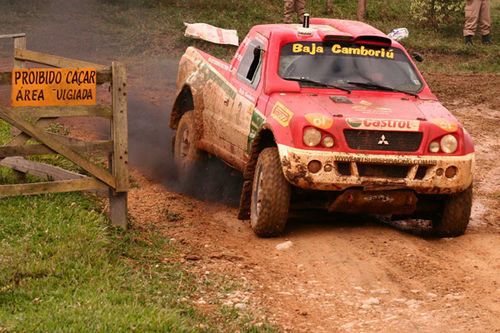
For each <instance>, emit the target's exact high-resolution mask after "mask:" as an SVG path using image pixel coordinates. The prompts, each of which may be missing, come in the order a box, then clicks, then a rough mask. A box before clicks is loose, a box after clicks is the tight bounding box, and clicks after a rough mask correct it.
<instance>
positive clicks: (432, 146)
mask: <svg viewBox="0 0 500 333" xmlns="http://www.w3.org/2000/svg"><path fill="white" fill-rule="evenodd" d="M429 151H430V152H431V153H437V152H439V142H437V141H432V142H431V144H430V145H429Z"/></svg>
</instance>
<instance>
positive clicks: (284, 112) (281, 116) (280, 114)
mask: <svg viewBox="0 0 500 333" xmlns="http://www.w3.org/2000/svg"><path fill="white" fill-rule="evenodd" d="M271 117H272V118H273V119H274V120H276V121H277V122H278V123H279V124H280V125H281V126H283V127H287V126H288V125H289V124H290V120H291V119H292V117H293V112H292V111H290V110H288V108H287V107H286V106H285V105H284V104H283V103H281V102H277V103H276V104H274V107H273V110H272V112H271Z"/></svg>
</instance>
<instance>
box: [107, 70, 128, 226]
mask: <svg viewBox="0 0 500 333" xmlns="http://www.w3.org/2000/svg"><path fill="white" fill-rule="evenodd" d="M111 73H112V81H111V82H112V83H111V84H112V105H113V117H112V120H111V140H113V146H114V150H113V155H112V157H111V161H110V162H111V163H110V167H111V171H112V174H113V176H114V178H115V181H116V188H115V190H114V191H113V190H110V196H109V201H110V216H111V224H112V225H114V226H118V227H121V228H122V229H126V228H127V190H128V185H129V180H128V177H129V176H128V129H127V78H126V70H125V66H123V65H122V64H120V63H118V62H113V63H112V65H111Z"/></svg>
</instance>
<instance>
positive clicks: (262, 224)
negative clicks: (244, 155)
mask: <svg viewBox="0 0 500 333" xmlns="http://www.w3.org/2000/svg"><path fill="white" fill-rule="evenodd" d="M290 196H291V186H290V184H289V183H288V181H287V180H286V179H285V176H284V175H283V170H282V168H281V161H280V157H279V153H278V149H277V148H266V149H264V150H263V151H262V152H261V153H260V154H259V158H258V160H257V165H256V167H255V174H254V178H253V186H252V202H251V205H250V225H251V227H252V230H253V231H254V233H255V234H256V235H257V236H259V237H275V236H278V235H279V234H281V233H283V231H284V230H285V226H286V222H287V219H288V208H289V206H290Z"/></svg>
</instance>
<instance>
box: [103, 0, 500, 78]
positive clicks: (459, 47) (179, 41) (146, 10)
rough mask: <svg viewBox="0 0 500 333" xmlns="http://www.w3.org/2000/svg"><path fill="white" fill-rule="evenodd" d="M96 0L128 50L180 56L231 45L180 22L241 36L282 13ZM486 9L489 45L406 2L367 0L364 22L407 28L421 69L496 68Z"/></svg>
mask: <svg viewBox="0 0 500 333" xmlns="http://www.w3.org/2000/svg"><path fill="white" fill-rule="evenodd" d="M101 2H102V3H103V4H102V6H103V12H106V21H107V24H108V26H107V29H108V30H110V31H112V32H113V33H116V34H117V35H120V36H127V38H124V41H126V42H127V46H125V45H124V46H123V47H124V48H125V49H126V50H125V53H128V54H136V53H141V52H142V53H145V54H148V55H160V56H172V55H175V56H180V54H182V52H183V50H184V49H185V48H186V47H187V46H189V45H194V46H197V47H199V48H201V49H203V50H205V51H207V52H209V53H212V54H214V55H216V56H219V57H222V58H224V59H226V60H229V59H230V57H231V56H232V55H233V54H234V52H235V48H234V47H227V46H217V45H215V44H210V43H207V42H203V41H197V40H194V39H190V38H186V37H184V36H183V32H184V25H183V22H188V23H194V22H204V23H209V24H212V25H215V26H219V27H223V28H227V29H236V30H238V34H239V37H240V40H241V39H243V37H244V36H245V34H246V33H247V32H248V30H249V29H250V28H251V27H252V26H253V25H255V24H261V23H279V22H281V21H282V18H283V9H282V4H283V2H282V1H272V2H270V1H265V0H256V1H247V2H244V1H236V0H224V1H223V0H213V1H202V0H185V1H176V2H174V3H172V1H167V0H164V1H162V0H128V1H125V4H123V2H120V4H115V5H113V4H111V5H110V4H109V1H106V2H105V1H101ZM111 3H113V2H111ZM114 3H118V2H117V1H114ZM333 3H334V12H333V14H332V15H331V17H335V18H343V19H355V18H356V4H357V2H356V1H351V0H338V1H334V2H333ZM491 8H492V23H493V26H492V36H493V40H494V44H493V45H492V46H488V47H484V46H482V45H481V43H479V41H478V39H477V42H476V46H475V47H472V48H471V47H466V46H465V45H464V43H463V37H462V28H463V24H462V22H461V21H463V20H462V19H461V18H460V17H459V18H458V21H459V22H458V23H454V24H451V25H449V26H444V27H440V28H437V29H431V28H428V27H425V26H422V25H419V24H418V23H417V22H415V20H414V19H413V18H412V17H411V15H410V1H399V0H370V1H368V9H367V22H368V23H370V24H372V25H374V26H375V27H377V28H379V29H381V30H382V31H384V32H389V31H391V30H392V29H394V28H399V27H407V28H408V29H409V31H410V37H409V38H408V39H406V40H404V41H403V43H404V44H405V46H406V47H407V48H408V49H409V50H411V51H419V52H421V53H422V54H423V55H424V56H425V62H424V63H422V64H420V65H419V67H421V68H422V69H424V70H432V71H445V72H448V71H450V70H452V71H460V72H476V71H479V72H500V0H492V1H491ZM307 10H308V11H309V12H310V13H311V15H312V16H314V17H326V14H325V4H324V1H309V2H308V3H307ZM130 26H133V27H134V29H130V28H129V27H130ZM131 30H133V31H131Z"/></svg>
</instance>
